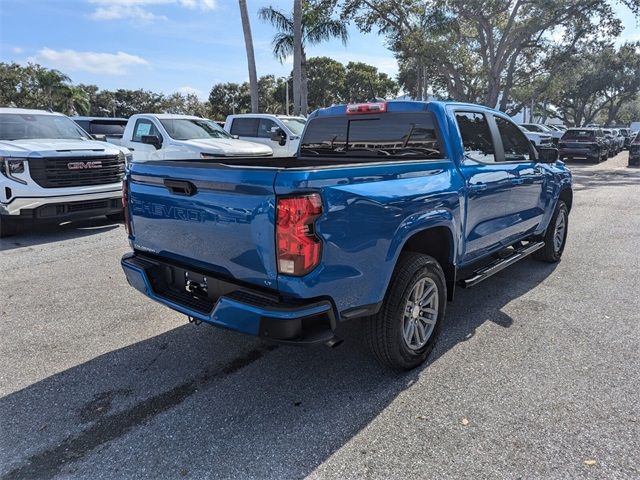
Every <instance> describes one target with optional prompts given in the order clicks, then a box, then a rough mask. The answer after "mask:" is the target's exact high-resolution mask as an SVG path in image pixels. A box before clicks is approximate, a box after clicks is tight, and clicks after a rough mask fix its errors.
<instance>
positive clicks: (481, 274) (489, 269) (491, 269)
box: [458, 242, 544, 288]
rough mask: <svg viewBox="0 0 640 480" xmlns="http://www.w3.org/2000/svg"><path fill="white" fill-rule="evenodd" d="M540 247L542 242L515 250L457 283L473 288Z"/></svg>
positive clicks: (542, 245)
mask: <svg viewBox="0 0 640 480" xmlns="http://www.w3.org/2000/svg"><path fill="white" fill-rule="evenodd" d="M542 247H544V242H536V243H531V244H529V245H527V246H526V247H523V248H521V249H519V250H516V251H515V252H513V253H512V254H511V255H509V256H508V257H506V258H500V259H498V260H496V261H494V262H492V263H490V264H489V265H487V266H486V267H482V268H481V269H480V270H476V271H475V272H473V274H472V275H471V276H470V277H469V278H466V279H464V280H460V282H458V283H459V284H460V286H461V287H464V288H468V287H473V286H474V285H476V284H478V283H480V282H481V281H483V280H486V279H487V278H489V277H490V276H491V275H495V274H496V273H498V272H499V271H500V270H502V269H504V268H507V267H508V266H509V265H513V264H514V263H516V262H517V261H518V260H522V259H523V258H524V257H527V256H529V255H531V254H532V253H533V252H535V251H536V250H540V249H541V248H542Z"/></svg>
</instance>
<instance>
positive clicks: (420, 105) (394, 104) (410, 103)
mask: <svg viewBox="0 0 640 480" xmlns="http://www.w3.org/2000/svg"><path fill="white" fill-rule="evenodd" d="M356 103H367V102H356ZM386 103H387V112H419V111H423V110H424V111H427V110H429V105H439V106H442V107H446V106H449V105H455V106H462V107H470V108H471V107H472V108H474V109H478V108H479V109H483V110H487V111H491V112H495V111H496V110H495V109H493V108H489V107H485V106H483V105H476V104H473V103H464V102H454V101H449V100H447V101H439V100H438V101H428V102H425V101H420V100H388V101H386ZM346 107H347V104H345V103H343V104H340V105H333V106H331V107H327V108H320V109H318V110H316V111H314V112H313V113H312V114H311V115H309V118H310V119H311V118H313V117H317V116H334V115H344V114H345V110H346ZM499 113H504V112H499Z"/></svg>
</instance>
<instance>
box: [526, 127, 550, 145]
mask: <svg viewBox="0 0 640 480" xmlns="http://www.w3.org/2000/svg"><path fill="white" fill-rule="evenodd" d="M519 128H520V130H522V132H523V133H524V134H525V136H526V137H527V138H528V139H529V141H530V142H531V143H533V144H534V145H535V146H536V147H539V146H543V145H547V146H551V145H552V143H553V137H552V136H551V134H550V133H542V132H534V131H532V130H529V129H527V128H526V127H523V126H522V125H519Z"/></svg>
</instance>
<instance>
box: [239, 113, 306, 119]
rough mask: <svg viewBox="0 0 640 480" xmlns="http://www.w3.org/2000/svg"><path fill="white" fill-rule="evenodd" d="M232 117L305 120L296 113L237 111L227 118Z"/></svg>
mask: <svg viewBox="0 0 640 480" xmlns="http://www.w3.org/2000/svg"><path fill="white" fill-rule="evenodd" d="M230 118H279V119H280V120H305V118H304V117H297V116H295V115H277V114H275V113H235V114H232V115H227V120H229V119H230Z"/></svg>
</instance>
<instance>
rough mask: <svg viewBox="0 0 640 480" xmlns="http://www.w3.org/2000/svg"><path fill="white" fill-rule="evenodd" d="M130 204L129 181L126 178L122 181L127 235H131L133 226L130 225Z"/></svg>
mask: <svg viewBox="0 0 640 480" xmlns="http://www.w3.org/2000/svg"><path fill="white" fill-rule="evenodd" d="M128 203H129V181H128V180H127V179H126V178H124V179H122V209H123V210H122V211H123V213H124V228H125V230H126V231H127V235H129V234H130V233H131V226H130V225H129V222H130V219H129V207H128V206H127V204H128Z"/></svg>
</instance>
